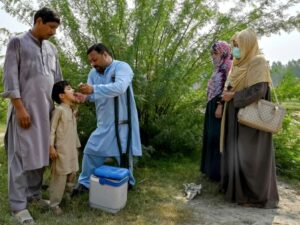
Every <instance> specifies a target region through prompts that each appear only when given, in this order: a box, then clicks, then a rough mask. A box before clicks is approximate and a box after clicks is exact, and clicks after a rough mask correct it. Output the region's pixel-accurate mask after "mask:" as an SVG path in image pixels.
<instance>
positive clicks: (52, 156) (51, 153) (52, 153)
mask: <svg viewBox="0 0 300 225" xmlns="http://www.w3.org/2000/svg"><path fill="white" fill-rule="evenodd" d="M49 156H50V159H51V160H55V159H57V158H58V154H57V151H56V149H55V148H54V147H53V146H50V148H49Z"/></svg>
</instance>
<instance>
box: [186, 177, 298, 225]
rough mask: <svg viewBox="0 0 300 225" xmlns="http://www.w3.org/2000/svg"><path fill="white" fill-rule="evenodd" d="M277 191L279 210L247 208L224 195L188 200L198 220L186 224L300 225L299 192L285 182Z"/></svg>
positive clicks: (279, 183) (188, 204)
mask: <svg viewBox="0 0 300 225" xmlns="http://www.w3.org/2000/svg"><path fill="white" fill-rule="evenodd" d="M278 188H279V195H280V202H279V207H278V208H277V209H258V208H245V207H241V206H238V205H236V204H233V203H228V202H225V201H224V200H223V197H222V196H221V195H216V196H212V195H211V196H206V195H199V196H197V197H196V198H195V199H193V200H191V201H187V204H186V205H187V207H188V208H189V209H190V210H191V211H192V212H193V215H194V218H195V219H193V222H192V223H189V224H186V225H200V224H201V225H244V224H245V225H246V224H247V225H250V224H251V225H300V191H299V190H298V191H296V190H293V189H292V188H291V187H290V186H289V185H287V184H285V183H283V182H278Z"/></svg>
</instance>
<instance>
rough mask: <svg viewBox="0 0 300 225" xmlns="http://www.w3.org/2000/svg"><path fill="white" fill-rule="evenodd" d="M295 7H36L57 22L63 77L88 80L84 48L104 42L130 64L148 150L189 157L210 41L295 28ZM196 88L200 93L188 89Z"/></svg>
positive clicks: (22, 6)
mask: <svg viewBox="0 0 300 225" xmlns="http://www.w3.org/2000/svg"><path fill="white" fill-rule="evenodd" d="M1 2H3V3H4V4H5V9H6V10H7V11H8V12H9V13H11V14H12V15H13V16H17V17H18V18H20V19H21V21H23V22H25V23H26V21H31V20H32V13H33V11H34V10H33V8H34V7H35V6H33V5H32V2H29V1H7V0H1ZM296 2H297V0H290V1H286V2H284V3H282V1H280V0H273V1H267V0H256V1H238V2H235V3H236V4H235V3H234V2H228V1H217V0H212V1H205V0H180V1H179V0H134V1H126V0H51V1H39V6H42V5H47V6H49V7H52V8H54V9H56V10H57V11H58V12H59V14H60V15H61V17H62V25H61V27H60V28H59V30H60V32H59V35H57V39H56V40H54V42H56V46H57V47H58V48H59V50H60V56H61V57H60V60H61V65H62V69H63V73H64V77H65V79H68V80H70V81H71V82H72V83H73V84H74V85H76V84H77V83H79V82H80V81H85V80H86V77H87V73H88V71H89V69H90V66H89V63H88V61H87V56H86V50H87V48H88V47H89V46H90V45H92V44H94V43H96V42H103V43H104V44H106V45H107V46H108V47H109V48H110V49H111V50H112V53H113V55H114V57H115V58H116V59H119V60H123V61H126V62H128V63H129V64H130V65H131V66H132V68H133V70H134V73H135V77H134V81H133V82H134V83H133V85H134V90H135V95H136V100H137V105H138V110H139V116H140V126H141V132H142V139H143V140H142V141H143V143H144V144H145V145H146V147H147V146H149V145H153V147H154V148H156V149H158V148H160V149H161V148H165V149H166V152H173V151H175V149H176V151H177V152H178V151H187V152H188V151H189V150H195V149H199V148H200V134H201V127H202V120H201V119H202V117H203V114H202V113H200V112H202V109H203V108H204V107H205V104H206V102H205V93H206V82H207V79H208V78H209V76H210V74H211V70H212V64H211V59H210V47H211V45H212V44H213V42H214V41H216V40H225V41H229V40H230V38H231V36H232V35H233V34H234V33H235V32H236V31H239V30H242V29H244V28H246V27H247V26H251V27H253V28H255V29H256V30H257V31H258V33H259V34H260V35H262V34H268V33H272V32H278V30H280V29H284V30H290V29H292V28H297V27H299V23H300V21H299V15H293V16H289V15H286V14H285V12H286V10H287V9H288V8H289V7H291V6H293V4H295V3H296ZM224 8H228V10H225V9H224ZM31 24H32V23H31ZM195 84H197V86H198V87H199V89H195V88H193V87H194V85H195ZM89 110H92V109H90V108H86V109H84V110H83V111H84V112H85V113H83V114H82V117H86V118H85V119H86V120H88V119H89V117H90V116H92V115H91V114H90V113H88V111H89ZM86 129H87V128H86V127H84V126H82V127H81V125H80V130H81V131H82V133H83V134H84V135H88V132H85V131H84V130H86ZM84 135H83V136H84ZM183 149H185V150H183Z"/></svg>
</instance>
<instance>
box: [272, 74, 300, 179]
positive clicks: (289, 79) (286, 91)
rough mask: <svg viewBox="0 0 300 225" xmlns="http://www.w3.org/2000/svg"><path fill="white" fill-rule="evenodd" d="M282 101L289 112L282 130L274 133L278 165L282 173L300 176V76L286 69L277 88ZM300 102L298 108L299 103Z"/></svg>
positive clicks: (296, 177)
mask: <svg viewBox="0 0 300 225" xmlns="http://www.w3.org/2000/svg"><path fill="white" fill-rule="evenodd" d="M276 93H277V95H278V98H279V100H280V102H283V103H284V106H285V107H286V109H287V113H286V116H285V119H284V122H283V128H282V131H281V132H279V133H278V134H276V135H274V146H275V150H276V152H275V153H276V154H275V155H276V165H277V168H278V170H277V171H278V172H279V174H281V175H284V176H287V177H289V178H295V179H299V178H300V117H299V113H300V107H299V99H300V82H299V78H298V77H296V76H294V74H293V73H292V72H291V71H290V70H289V69H286V70H285V71H284V74H283V79H282V80H281V82H280V83H279V85H278V86H277V88H276ZM295 103H298V108H297V104H295Z"/></svg>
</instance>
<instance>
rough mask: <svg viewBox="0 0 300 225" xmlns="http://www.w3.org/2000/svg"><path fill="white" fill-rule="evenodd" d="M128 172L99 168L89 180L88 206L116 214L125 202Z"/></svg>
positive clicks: (111, 167) (107, 167) (125, 170)
mask: <svg viewBox="0 0 300 225" xmlns="http://www.w3.org/2000/svg"><path fill="white" fill-rule="evenodd" d="M128 180H129V170H128V169H125V168H119V167H113V166H106V165H103V166H100V167H98V168H96V169H95V170H94V173H93V175H91V178H90V193H89V205H90V206H91V207H92V208H98V209H102V210H104V211H106V212H110V213H117V212H118V211H119V210H121V209H122V208H124V207H125V205H126V201H127V190H128Z"/></svg>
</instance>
